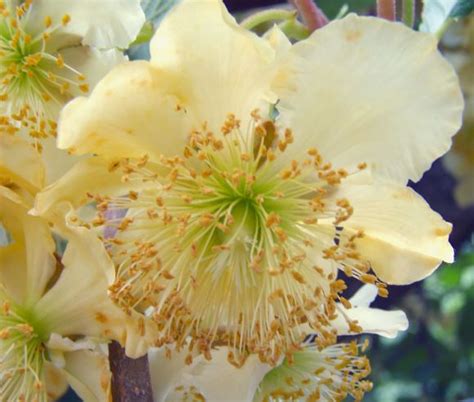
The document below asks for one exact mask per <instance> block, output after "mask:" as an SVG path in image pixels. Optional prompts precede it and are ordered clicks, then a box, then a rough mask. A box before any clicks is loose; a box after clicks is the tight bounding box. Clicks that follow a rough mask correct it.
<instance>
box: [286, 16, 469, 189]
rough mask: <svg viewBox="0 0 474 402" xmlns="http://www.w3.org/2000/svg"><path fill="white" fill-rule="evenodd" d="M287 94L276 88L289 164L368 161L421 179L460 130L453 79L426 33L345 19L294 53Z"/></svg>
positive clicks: (401, 176) (382, 172)
mask: <svg viewBox="0 0 474 402" xmlns="http://www.w3.org/2000/svg"><path fill="white" fill-rule="evenodd" d="M292 54H293V58H292V60H290V64H291V63H292V67H293V70H294V72H295V74H296V78H295V82H294V86H292V87H286V88H285V87H281V86H280V88H279V91H278V92H279V95H280V97H281V99H280V103H279V104H278V109H279V110H280V123H281V124H282V125H284V126H289V127H291V128H292V129H293V131H294V136H295V143H294V144H293V145H291V146H290V147H289V151H287V152H289V154H288V156H289V157H292V158H296V159H298V158H299V157H300V156H301V155H302V152H304V151H305V150H306V149H308V148H310V147H316V148H317V149H318V150H319V151H320V152H321V154H322V156H323V158H325V159H326V160H327V161H329V162H332V163H333V165H335V166H336V167H345V168H348V167H353V166H355V165H357V164H358V163H360V162H366V163H368V165H369V167H370V168H371V169H372V170H373V171H374V173H375V174H377V175H379V176H383V177H389V178H391V179H393V180H397V181H398V182H400V183H406V182H407V180H408V179H411V180H415V181H416V180H418V179H419V178H420V177H421V175H422V174H423V172H424V171H425V170H426V169H427V168H428V167H429V166H430V165H431V163H432V162H433V160H435V159H436V158H438V157H439V156H441V155H442V154H443V153H445V152H446V151H447V150H448V149H449V147H450V145H451V137H452V136H453V135H454V134H455V133H456V131H457V130H458V129H459V127H460V125H461V117H462V108H463V99H462V94H461V91H460V88H459V84H458V79H457V77H456V75H455V73H454V71H453V69H452V67H451V66H450V65H449V63H447V62H446V61H445V60H444V59H443V58H442V57H441V55H440V53H439V52H438V50H437V41H436V39H435V38H434V37H432V36H431V35H429V34H424V33H418V32H414V31H413V30H411V29H409V28H407V27H405V26H404V25H402V24H400V23H393V22H388V21H385V20H383V19H379V18H373V17H358V16H356V15H354V14H351V15H349V16H347V17H345V18H344V19H341V20H336V21H333V22H331V23H330V24H328V25H326V26H325V27H324V28H322V29H318V30H317V31H315V32H314V33H313V34H312V35H311V36H310V37H309V38H308V39H307V40H304V41H301V42H299V43H297V44H296V45H294V46H293V48H292Z"/></svg>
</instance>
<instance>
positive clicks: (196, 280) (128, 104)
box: [36, 0, 463, 364]
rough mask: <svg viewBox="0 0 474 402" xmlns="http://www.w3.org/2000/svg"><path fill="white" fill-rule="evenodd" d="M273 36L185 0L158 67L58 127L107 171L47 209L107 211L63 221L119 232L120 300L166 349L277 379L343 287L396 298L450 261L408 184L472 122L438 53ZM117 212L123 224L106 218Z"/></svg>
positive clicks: (321, 333) (429, 42)
mask: <svg viewBox="0 0 474 402" xmlns="http://www.w3.org/2000/svg"><path fill="white" fill-rule="evenodd" d="M278 35H279V33H278V32H273V34H271V35H269V37H268V38H266V39H265V38H259V37H257V36H255V35H254V34H252V33H250V32H248V31H246V30H244V29H242V28H241V27H239V26H238V24H236V23H235V21H234V19H233V18H232V17H231V16H230V15H229V14H228V12H227V10H226V9H225V7H224V5H223V3H222V2H221V1H218V0H188V1H186V0H185V1H182V2H181V3H180V4H179V5H178V6H177V7H176V8H174V10H172V11H171V12H170V13H169V14H168V15H167V17H166V18H165V19H164V20H163V22H162V24H161V25H160V27H159V29H158V30H157V32H156V34H155V36H154V38H153V40H152V42H151V55H152V56H151V60H150V62H145V61H139V62H132V63H124V64H122V65H120V66H118V67H117V68H115V69H114V70H113V71H112V72H111V73H110V74H108V75H107V76H106V77H105V78H104V79H103V80H101V82H100V83H99V84H98V85H97V86H96V87H95V89H94V91H93V92H92V94H91V95H90V96H89V97H88V98H82V97H81V98H77V99H75V100H74V101H73V102H71V103H70V104H68V105H67V106H66V108H65V109H64V110H63V113H62V115H61V121H60V126H59V134H58V145H59V147H61V148H64V149H68V150H69V151H70V152H72V153H76V154H88V153H89V154H94V155H96V156H95V157H93V158H89V159H87V160H84V161H82V162H80V163H79V164H77V165H76V166H75V167H74V168H73V169H72V170H71V171H70V172H69V174H67V175H66V176H65V177H63V178H62V179H61V180H60V181H58V182H57V183H56V184H55V185H54V186H52V187H49V188H48V189H46V190H45V191H44V192H43V193H42V194H40V195H39V196H38V199H37V204H36V213H38V214H46V215H47V214H48V213H50V212H51V211H53V210H54V209H55V208H56V207H57V206H58V204H61V203H67V204H72V205H73V206H74V207H75V208H80V206H81V205H86V204H92V203H94V205H96V206H97V209H98V214H97V216H96V217H95V218H94V219H82V218H81V216H80V215H78V216H76V217H72V219H70V220H69V222H68V223H69V224H79V225H81V224H84V225H87V226H88V227H91V228H92V227H97V229H98V231H99V233H102V231H103V230H104V228H107V227H113V228H114V229H116V230H117V234H116V236H115V237H114V238H113V239H109V240H108V241H107V244H108V246H109V247H110V252H111V254H112V255H113V258H114V261H115V264H116V270H117V276H116V281H115V283H114V285H113V286H112V287H111V297H112V299H113V300H114V301H115V302H116V303H117V304H118V305H120V306H121V307H122V308H123V309H124V310H125V311H130V310H135V311H138V312H142V313H143V312H145V311H148V312H150V311H151V314H150V316H149V317H150V318H151V319H152V320H153V321H154V322H155V324H156V327H157V329H158V330H159V331H160V336H159V337H158V339H157V342H158V345H161V344H165V343H170V342H171V343H173V342H174V343H176V344H177V346H178V348H179V346H182V345H184V344H185V343H186V340H187V338H188V336H191V337H193V338H194V339H195V340H196V341H195V343H194V344H193V348H194V351H198V352H199V353H203V354H204V355H207V356H209V355H212V349H213V347H214V345H219V346H222V345H225V346H228V347H229V348H230V349H231V352H232V353H229V360H230V361H231V362H233V363H234V364H238V363H240V362H241V361H242V359H243V360H245V358H246V357H247V355H248V354H249V353H250V354H258V355H259V357H260V358H261V359H262V361H266V362H268V363H270V364H276V363H277V362H278V361H279V359H280V358H281V356H282V355H283V354H284V353H286V352H290V353H291V351H293V350H294V348H296V347H297V346H295V345H300V344H301V342H302V341H303V340H304V339H305V336H306V335H307V334H308V331H306V330H303V328H304V326H303V325H302V324H308V325H309V327H310V329H311V331H309V332H311V333H316V334H317V335H318V336H317V338H316V339H317V342H318V343H319V346H321V347H324V346H327V345H328V344H330V343H333V342H334V341H335V330H334V328H333V327H332V325H331V323H332V322H333V321H334V320H335V319H336V318H337V316H338V308H337V305H336V302H340V303H342V304H343V305H346V307H347V306H348V302H347V300H345V299H344V298H343V297H342V296H341V292H343V291H344V290H345V287H346V286H345V284H344V281H343V280H342V279H337V275H338V272H341V275H342V272H344V273H345V274H346V275H348V276H351V277H355V278H357V279H360V280H361V281H362V282H365V283H371V284H375V285H376V286H377V287H378V292H379V294H380V295H381V296H387V293H388V291H387V285H386V283H393V284H406V283H411V282H414V281H416V280H420V279H422V278H424V277H426V276H427V275H429V274H430V273H431V272H433V270H434V269H436V267H437V266H438V265H439V264H440V263H441V261H452V258H453V250H452V248H451V246H450V245H449V243H448V235H449V232H450V230H451V226H450V225H449V224H448V223H446V222H444V221H443V219H442V218H441V217H440V216H439V215H438V214H436V213H435V212H433V211H432V210H431V209H430V208H429V206H428V205H427V204H426V202H425V201H424V200H423V199H422V198H421V197H420V196H418V195H417V194H416V193H415V192H414V191H412V190H411V189H409V188H407V187H405V185H406V182H407V181H408V180H409V179H411V180H416V179H418V178H419V177H420V176H421V175H422V173H423V171H424V170H426V169H427V168H428V167H429V165H430V164H431V162H432V161H433V160H434V159H435V158H437V157H439V156H440V155H441V154H443V153H444V152H446V150H447V149H448V148H449V146H450V142H451V136H452V135H453V134H454V133H455V132H456V130H457V129H458V128H459V126H460V121H461V114H462V106H463V101H462V96H461V93H460V90H459V85H458V82H457V78H456V76H455V74H454V72H453V70H452V68H451V67H450V66H449V64H448V63H447V62H446V61H444V60H443V59H442V57H441V56H440V54H439V52H438V51H437V48H436V46H437V43H436V40H435V39H434V38H432V37H431V36H430V35H427V34H421V33H416V32H413V31H412V30H410V29H408V28H406V27H403V26H402V25H401V24H394V23H390V22H387V21H383V20H379V19H376V18H370V17H357V16H355V15H349V16H347V17H345V18H344V19H341V20H338V21H334V22H332V23H330V24H328V25H327V26H326V27H324V28H322V29H320V30H317V31H316V32H314V33H313V34H312V35H311V36H310V37H309V38H308V39H307V40H304V41H302V42H299V43H297V44H296V45H294V46H290V44H289V43H288V42H286V41H285V40H284V39H283V38H282V37H281V36H280V37H278ZM420 55H423V57H420ZM124 111H126V113H124ZM113 210H122V211H124V210H126V211H127V212H126V215H125V217H123V218H119V219H115V220H111V221H110V220H109V221H108V222H107V213H108V212H110V211H113ZM354 311H355V312H359V313H360V312H361V310H356V309H355V308H354ZM348 324H349V329H350V330H351V331H352V332H357V331H360V330H361V328H360V327H359V326H357V325H354V322H352V321H348Z"/></svg>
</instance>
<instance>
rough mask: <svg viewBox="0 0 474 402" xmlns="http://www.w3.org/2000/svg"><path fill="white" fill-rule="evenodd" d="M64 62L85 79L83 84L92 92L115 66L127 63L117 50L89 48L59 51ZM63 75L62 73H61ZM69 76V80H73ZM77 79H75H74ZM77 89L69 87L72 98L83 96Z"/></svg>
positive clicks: (77, 47) (70, 48)
mask: <svg viewBox="0 0 474 402" xmlns="http://www.w3.org/2000/svg"><path fill="white" fill-rule="evenodd" d="M60 53H61V55H62V56H63V58H64V62H65V63H66V64H67V65H69V66H71V67H72V68H74V69H75V70H76V71H78V72H80V73H81V74H82V75H84V76H85V77H86V79H85V81H83V82H84V83H85V84H87V85H88V86H89V88H90V89H91V90H92V89H93V88H94V87H95V86H96V85H97V83H98V82H99V81H100V80H101V79H102V78H103V77H105V76H106V75H107V73H109V72H110V70H112V68H114V67H115V66H116V65H118V64H120V63H123V62H125V61H128V58H127V57H126V56H125V55H124V54H123V53H122V52H121V51H119V50H117V49H108V50H99V49H96V48H94V47H89V46H75V47H69V48H66V49H63V50H61V51H60ZM61 73H62V74H63V75H64V74H65V72H64V71H62V72H61ZM75 78H76V77H75V76H74V75H71V79H75ZM76 79H77V78H76ZM76 88H77V87H75V86H73V87H71V91H72V93H73V95H74V96H79V95H84V93H81V92H80V91H79V90H77V89H76Z"/></svg>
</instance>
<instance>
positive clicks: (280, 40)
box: [263, 24, 291, 56]
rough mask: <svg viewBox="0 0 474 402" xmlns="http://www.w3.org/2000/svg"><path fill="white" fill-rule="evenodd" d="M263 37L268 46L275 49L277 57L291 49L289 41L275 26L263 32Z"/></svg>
mask: <svg viewBox="0 0 474 402" xmlns="http://www.w3.org/2000/svg"><path fill="white" fill-rule="evenodd" d="M263 37H264V38H265V39H266V40H267V41H268V43H269V44H270V46H271V47H272V48H273V49H275V51H276V53H277V56H278V55H283V54H285V53H286V52H287V51H289V50H290V49H291V42H290V40H289V39H288V37H287V36H286V35H285V34H284V33H283V31H282V30H281V29H280V28H279V26H278V25H276V24H275V25H273V27H271V28H270V29H269V30H268V31H267V32H265V35H263Z"/></svg>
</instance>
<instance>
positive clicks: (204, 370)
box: [180, 348, 272, 402]
mask: <svg viewBox="0 0 474 402" xmlns="http://www.w3.org/2000/svg"><path fill="white" fill-rule="evenodd" d="M227 352H228V351H227V348H220V349H218V350H215V351H213V352H212V360H210V361H207V360H205V359H201V360H200V361H199V362H198V363H197V364H196V365H193V366H192V368H191V369H190V370H186V373H185V375H184V376H183V380H184V381H182V382H181V383H180V384H182V385H184V386H185V387H189V386H194V387H196V389H197V390H198V391H199V392H200V393H201V394H202V395H203V396H204V397H205V398H206V401H208V402H224V401H229V402H231V401H232V402H235V401H239V402H244V401H248V402H251V401H252V400H253V397H254V395H255V392H256V391H257V388H258V385H259V384H260V382H261V381H262V379H263V377H264V376H265V374H267V373H268V372H269V371H270V370H271V369H272V367H271V366H270V365H268V364H264V363H261V362H260V360H259V358H258V356H256V355H251V356H249V358H248V359H247V361H246V362H245V364H244V365H243V366H242V367H240V368H236V367H234V366H233V365H231V364H230V363H229V362H228V361H227Z"/></svg>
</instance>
